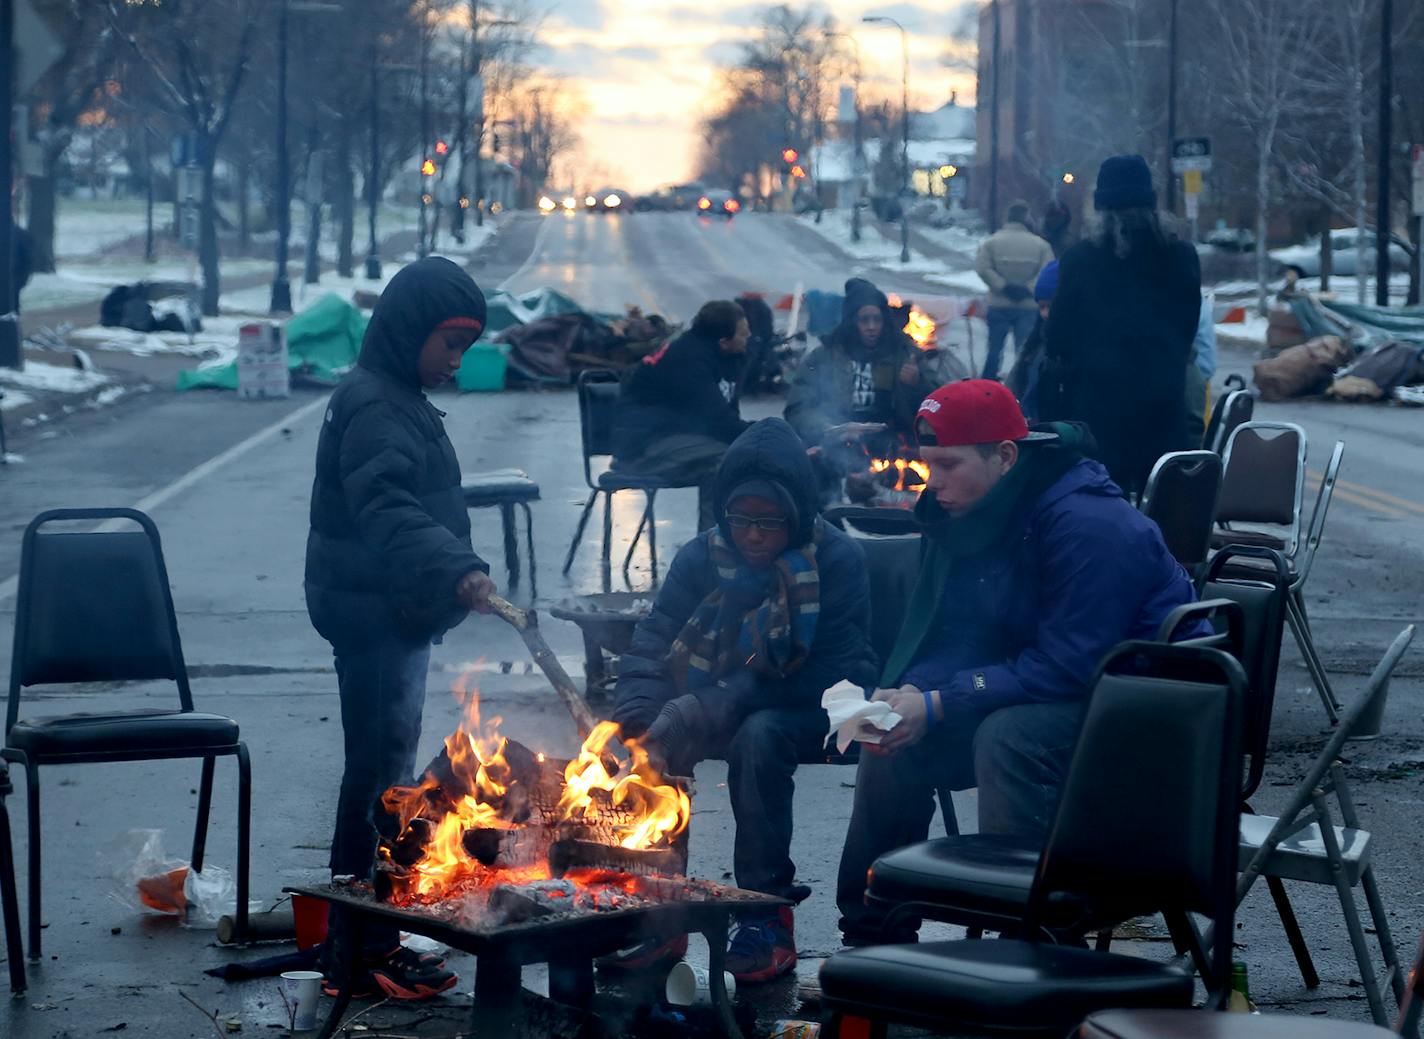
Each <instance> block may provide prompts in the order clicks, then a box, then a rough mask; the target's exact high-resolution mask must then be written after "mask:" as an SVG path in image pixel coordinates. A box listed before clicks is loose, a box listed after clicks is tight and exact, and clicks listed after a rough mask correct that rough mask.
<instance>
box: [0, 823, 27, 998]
mask: <svg viewBox="0 0 1424 1039" xmlns="http://www.w3.org/2000/svg"><path fill="white" fill-rule="evenodd" d="M0 915H3V916H4V920H5V955H6V956H7V957H8V958H9V960H10V992H11V994H12V995H19V994H20V993H21V992H24V991H25V950H24V947H23V944H22V943H21V941H20V905H19V897H18V896H17V895H16V893H15V848H14V845H12V844H11V843H10V813H9V811H8V810H7V809H6V808H5V802H4V801H3V800H0Z"/></svg>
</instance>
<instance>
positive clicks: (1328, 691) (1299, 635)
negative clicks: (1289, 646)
mask: <svg viewBox="0 0 1424 1039" xmlns="http://www.w3.org/2000/svg"><path fill="white" fill-rule="evenodd" d="M1299 594H1300V593H1299V592H1292V593H1291V594H1290V595H1288V596H1286V620H1287V621H1288V622H1289V623H1290V629H1291V634H1292V635H1293V636H1295V644H1296V645H1297V646H1299V647H1300V653H1301V656H1302V657H1304V658H1305V668H1306V670H1307V671H1309V672H1310V680H1311V682H1312V683H1313V684H1314V685H1315V691H1316V693H1318V694H1319V695H1320V703H1321V705H1322V706H1323V707H1324V708H1325V713H1326V715H1327V716H1328V717H1329V718H1330V724H1331V725H1335V724H1338V723H1339V721H1340V701H1339V700H1338V699H1337V698H1336V696H1335V690H1334V689H1332V688H1331V687H1330V678H1329V676H1328V675H1326V673H1325V665H1324V664H1322V663H1321V662H1320V654H1319V653H1317V652H1316V649H1315V640H1314V639H1313V638H1312V637H1311V634H1310V621H1309V620H1308V619H1307V618H1306V616H1305V604H1304V602H1302V601H1301V600H1300V599H1299Z"/></svg>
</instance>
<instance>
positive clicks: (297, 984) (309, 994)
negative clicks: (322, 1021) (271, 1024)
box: [282, 970, 321, 1032]
mask: <svg viewBox="0 0 1424 1039" xmlns="http://www.w3.org/2000/svg"><path fill="white" fill-rule="evenodd" d="M282 994H283V995H284V996H285V997H286V1000H287V1002H286V1006H288V1007H292V1008H295V1020H294V1021H293V1022H292V1028H293V1029H295V1030H296V1031H298V1032H308V1031H310V1030H311V1029H313V1028H315V1027H316V1007H317V1003H318V1002H319V1000H320V997H321V971H319V970H289V971H283V972H282ZM289 1012H290V1011H289Z"/></svg>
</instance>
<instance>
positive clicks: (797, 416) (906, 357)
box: [786, 278, 938, 447]
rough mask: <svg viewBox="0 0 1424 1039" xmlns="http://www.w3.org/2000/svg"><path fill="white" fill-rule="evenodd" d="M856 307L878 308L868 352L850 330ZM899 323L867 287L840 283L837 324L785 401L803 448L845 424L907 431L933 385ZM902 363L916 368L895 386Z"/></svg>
mask: <svg viewBox="0 0 1424 1039" xmlns="http://www.w3.org/2000/svg"><path fill="white" fill-rule="evenodd" d="M862 307H879V308H880V311H881V314H882V315H883V316H884V319H885V325H884V328H883V330H882V331H881V333H880V340H879V342H877V343H876V345H875V348H874V349H873V350H871V349H867V348H866V346H865V344H864V343H862V342H861V339H860V329H859V328H857V327H856V314H858V313H859V312H860V310H861V308H862ZM904 324H905V322H904V318H903V316H902V314H901V313H900V312H897V311H895V310H893V309H892V308H891V307H890V304H889V301H888V300H887V299H886V297H885V293H883V292H881V291H880V290H879V289H877V288H876V287H875V286H874V285H872V284H871V283H870V282H868V281H866V280H865V279H864V278H851V279H849V280H848V281H847V282H846V283H845V300H844V302H843V303H842V305H841V323H840V324H839V325H837V326H836V327H835V328H834V329H833V330H832V331H831V333H830V334H829V335H827V336H826V337H825V338H824V339H823V340H822V342H821V345H820V346H819V347H817V348H816V349H815V350H812V351H811V352H810V353H809V354H807V355H806V358H805V359H804V360H803V361H802V362H801V365H800V367H799V368H797V370H796V373H795V375H794V376H793V378H792V381H791V390H790V393H789V394H788V395H787V398H786V421H787V422H789V423H791V426H792V428H793V429H795V430H796V432H797V433H798V434H799V435H800V437H801V439H802V440H803V441H804V442H805V443H806V444H807V446H812V447H814V446H815V445H817V444H819V443H820V442H821V440H822V438H823V437H824V435H825V432H826V429H827V427H829V426H837V425H841V424H842V423H846V422H884V423H885V424H886V425H888V426H889V427H890V428H891V430H892V431H894V432H899V433H905V434H908V433H910V432H911V431H912V430H913V428H914V421H915V414H916V413H917V412H918V411H919V407H920V402H921V401H923V400H924V399H925V398H926V397H928V396H929V395H930V394H931V393H933V392H934V391H935V390H936V389H937V388H938V383H937V382H936V380H935V379H934V376H933V373H932V372H931V371H930V370H929V368H928V367H927V363H926V356H925V353H924V351H923V350H921V349H920V348H919V347H917V346H916V345H915V341H914V340H913V339H911V338H910V337H909V336H908V335H906V334H905V331H904ZM906 363H913V364H914V365H915V366H916V367H917V368H918V369H919V373H920V378H919V381H918V382H916V383H915V385H913V386H906V385H905V384H904V383H903V382H901V381H900V369H901V368H903V367H904V366H905V364H906Z"/></svg>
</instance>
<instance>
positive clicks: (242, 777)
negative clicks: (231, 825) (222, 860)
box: [234, 743, 252, 944]
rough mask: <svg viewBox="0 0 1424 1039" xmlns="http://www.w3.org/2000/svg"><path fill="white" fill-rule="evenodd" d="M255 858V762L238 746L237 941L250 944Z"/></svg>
mask: <svg viewBox="0 0 1424 1039" xmlns="http://www.w3.org/2000/svg"><path fill="white" fill-rule="evenodd" d="M251 856H252V761H251V759H250V758H249V757H248V754H247V744H245V743H239V744H238V745H237V916H236V920H235V923H236V927H235V928H234V931H235V935H234V940H235V941H236V942H237V943H239V944H243V943H245V942H246V941H247V900H248V884H249V873H248V867H249V860H250V859H251Z"/></svg>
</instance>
